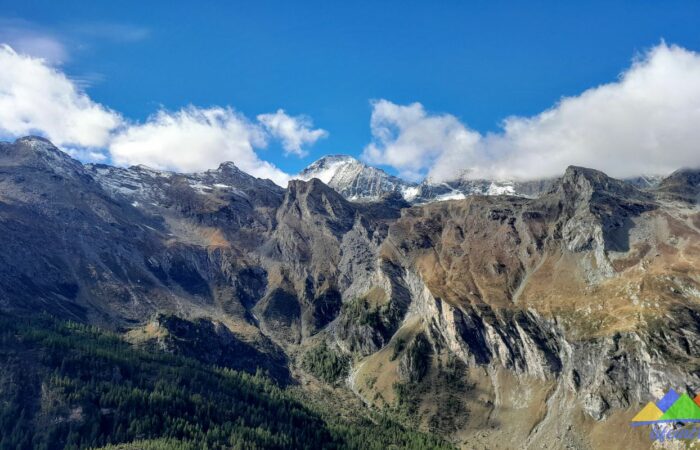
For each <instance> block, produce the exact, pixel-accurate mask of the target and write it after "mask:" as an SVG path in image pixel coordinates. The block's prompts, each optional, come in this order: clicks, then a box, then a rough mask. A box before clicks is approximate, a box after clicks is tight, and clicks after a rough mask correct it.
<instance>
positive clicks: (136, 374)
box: [0, 314, 448, 450]
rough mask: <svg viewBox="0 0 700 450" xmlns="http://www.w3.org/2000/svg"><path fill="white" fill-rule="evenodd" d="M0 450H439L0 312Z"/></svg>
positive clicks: (387, 429)
mask: <svg viewBox="0 0 700 450" xmlns="http://www.w3.org/2000/svg"><path fill="white" fill-rule="evenodd" d="M0 360H2V361H5V363H4V364H3V366H2V367H0V449H1V450H11V449H12V450H14V449H22V450H24V449H26V450H29V449H60V448H68V449H80V448H109V449H200V448H210V449H223V448H234V449H238V448H240V449H256V448H261V449H262V448H310V449H311V448H314V449H315V448H339V449H340V448H357V449H360V448H362V449H367V448H369V449H372V448H376V449H384V448H416V449H423V448H443V447H448V445H447V444H446V443H444V442H442V441H440V440H438V439H437V438H435V437H433V436H430V435H426V434H422V433H418V432H415V431H411V430H408V429H406V428H404V427H402V426H401V425H399V424H397V423H396V422H393V421H391V420H390V419H388V418H385V417H380V418H378V419H377V420H369V419H363V420H360V421H357V422H353V423H347V422H342V421H340V419H337V418H329V417H324V415H323V414H322V413H319V412H317V411H314V410H313V409H312V408H310V407H308V406H306V405H304V404H303V403H302V402H301V401H300V400H299V399H297V398H296V397H295V395H294V393H293V392H290V391H289V390H287V389H285V388H283V387H280V386H278V385H277V384H275V383H274V382H273V381H271V380H270V379H269V378H267V377H266V376H265V375H264V374H262V373H257V374H255V375H251V374H247V373H243V372H237V371H234V370H230V369H222V368H219V367H215V366H210V365H206V364H203V363H201V362H199V361H196V360H193V359H188V358H185V357H181V356H176V355H172V354H169V353H164V352H146V351H143V350H140V349H138V348H135V347H133V346H132V345H130V344H129V343H127V342H125V341H124V340H123V339H122V338H121V337H120V336H119V335H118V334H113V333H109V332H105V331H102V330H100V329H98V328H95V327H92V326H87V325H83V324H78V323H73V322H64V321H59V320H57V319H54V318H51V317H49V316H45V315H44V316H39V317H33V318H31V319H30V318H19V317H15V316H9V315H4V314H2V315H0Z"/></svg>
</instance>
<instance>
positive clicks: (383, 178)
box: [298, 155, 414, 201]
mask: <svg viewBox="0 0 700 450" xmlns="http://www.w3.org/2000/svg"><path fill="white" fill-rule="evenodd" d="M298 178H299V179H301V180H310V179H312V178H318V179H319V180H321V181H323V182H324V183H326V184H327V185H328V186H330V187H331V188H333V189H335V190H336V191H337V192H339V193H340V194H341V195H343V196H344V197H345V198H347V199H350V200H358V201H368V200H370V201H374V200H378V199H379V198H380V197H381V196H382V195H383V194H385V193H387V192H400V193H402V194H403V193H404V192H406V190H407V189H409V188H411V187H413V186H414V184H413V183H409V182H407V181H404V180H402V179H400V178H398V177H395V176H393V175H389V174H388V173H386V172H385V171H383V170H381V169H378V168H376V167H371V166H368V165H367V164H364V163H363V162H361V161H358V160H357V159H355V158H353V157H352V156H348V155H329V156H324V157H323V158H321V159H319V160H318V161H316V162H314V163H312V164H311V165H309V166H308V167H307V168H306V169H304V170H302V171H301V172H300V173H299V175H298Z"/></svg>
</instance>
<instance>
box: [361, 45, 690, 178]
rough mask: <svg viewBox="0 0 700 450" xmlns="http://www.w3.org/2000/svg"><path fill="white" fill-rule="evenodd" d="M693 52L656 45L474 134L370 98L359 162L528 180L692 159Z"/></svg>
mask: <svg viewBox="0 0 700 450" xmlns="http://www.w3.org/2000/svg"><path fill="white" fill-rule="evenodd" d="M698 124H700V55H699V54H698V53H695V52H692V51H689V50H686V49H683V48H680V47H677V46H669V45H667V44H665V43H661V44H659V45H658V46H656V47H654V48H652V49H651V50H649V51H648V52H647V53H645V54H644V55H641V56H640V57H639V58H637V59H636V60H635V61H634V62H633V63H632V65H631V67H630V68H629V69H627V70H626V71H625V72H624V73H622V74H621V75H620V77H619V79H618V80H616V81H615V82H612V83H609V84H605V85H601V86H598V87H595V88H592V89H589V90H587V91H585V92H583V93H582V94H580V95H578V96H575V97H568V98H563V99H562V100H561V101H560V102H559V103H558V104H556V105H554V106H553V107H552V108H551V109H549V110H547V111H544V112H542V113H540V114H538V115H536V116H533V117H509V118H507V119H505V121H504V122H503V126H502V130H501V131H500V132H497V133H490V134H486V135H482V134H480V133H477V132H476V131H474V130H470V129H469V128H468V127H467V126H466V125H464V124H463V123H461V122H460V121H459V120H458V119H457V118H456V117H454V116H452V115H450V114H430V113H427V112H426V111H425V109H424V108H423V106H422V105H420V104H418V103H415V104H412V105H408V106H400V105H395V104H393V103H391V102H388V101H386V100H381V101H378V102H374V104H373V112H372V119H371V127H372V136H373V139H372V142H371V143H370V144H369V145H368V146H367V147H366V148H365V151H364V154H363V155H364V157H365V159H366V160H368V161H371V162H375V163H380V164H387V165H391V166H394V167H395V168H397V169H398V170H399V171H400V172H402V173H403V172H407V173H409V174H414V175H422V174H427V175H428V176H429V177H430V178H432V179H434V180H445V179H452V178H455V177H459V176H466V177H468V178H500V179H507V178H515V179H533V178H542V177H553V176H557V175H560V174H561V173H562V172H563V171H564V169H565V168H566V166H568V165H571V164H575V165H582V166H587V167H593V168H596V169H600V170H603V171H605V172H607V173H608V174H610V175H612V176H616V177H628V176H634V175H639V174H665V173H668V172H671V171H673V170H674V169H677V168H679V167H683V166H698V165H700V126H698Z"/></svg>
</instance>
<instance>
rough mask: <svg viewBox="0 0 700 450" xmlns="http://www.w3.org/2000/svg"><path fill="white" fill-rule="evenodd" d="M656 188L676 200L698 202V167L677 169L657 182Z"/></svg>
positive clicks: (699, 175)
mask: <svg viewBox="0 0 700 450" xmlns="http://www.w3.org/2000/svg"><path fill="white" fill-rule="evenodd" d="M658 190H659V191H661V192H664V193H666V194H668V195H670V196H671V197H673V198H675V199H677V200H684V201H687V202H689V203H696V204H697V203H700V169H689V168H685V169H679V170H676V171H675V172H673V173H672V174H671V175H669V176H668V177H666V178H664V179H663V180H662V181H661V183H659V186H658Z"/></svg>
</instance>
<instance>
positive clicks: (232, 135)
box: [109, 106, 289, 185]
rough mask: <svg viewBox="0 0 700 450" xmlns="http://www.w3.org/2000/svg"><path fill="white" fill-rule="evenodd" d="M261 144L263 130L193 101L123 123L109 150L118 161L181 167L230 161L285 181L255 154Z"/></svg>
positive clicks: (232, 114)
mask: <svg viewBox="0 0 700 450" xmlns="http://www.w3.org/2000/svg"><path fill="white" fill-rule="evenodd" d="M265 145H266V136H265V135H264V133H263V132H262V130H261V129H260V128H259V127H258V126H257V125H255V124H253V123H251V122H250V121H249V120H248V119H246V118H245V117H244V116H243V115H241V114H238V113H236V112H235V111H233V110H232V109H230V108H208V109H200V108H195V107H192V106H191V107H188V108H185V109H182V110H180V111H177V112H172V113H171V112H166V111H159V112H158V113H156V114H155V115H154V116H152V117H150V118H149V119H148V120H147V121H146V122H145V123H143V124H135V125H131V126H129V127H127V128H126V129H125V130H123V131H122V132H120V133H118V134H116V135H115V136H114V138H113V140H112V142H111V144H110V147H109V150H110V154H111V156H112V160H113V161H114V163H116V164H118V165H135V164H145V165H147V166H150V167H154V168H158V169H168V170H176V171H182V172H197V171H203V170H207V169H211V168H215V167H217V166H218V165H219V164H220V163H221V162H224V161H233V162H234V163H235V164H236V165H237V166H238V167H239V168H240V169H241V170H243V171H245V172H248V173H250V174H251V175H254V176H256V177H260V178H270V179H271V180H273V181H274V182H275V183H277V184H280V185H285V184H286V182H287V181H288V180H289V176H288V175H287V174H286V173H284V172H282V171H281V170H279V169H278V168H277V167H275V166H274V165H272V164H270V163H269V162H266V161H263V160H261V159H260V158H259V157H258V155H257V154H256V153H255V150H254V147H264V146H265Z"/></svg>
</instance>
